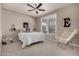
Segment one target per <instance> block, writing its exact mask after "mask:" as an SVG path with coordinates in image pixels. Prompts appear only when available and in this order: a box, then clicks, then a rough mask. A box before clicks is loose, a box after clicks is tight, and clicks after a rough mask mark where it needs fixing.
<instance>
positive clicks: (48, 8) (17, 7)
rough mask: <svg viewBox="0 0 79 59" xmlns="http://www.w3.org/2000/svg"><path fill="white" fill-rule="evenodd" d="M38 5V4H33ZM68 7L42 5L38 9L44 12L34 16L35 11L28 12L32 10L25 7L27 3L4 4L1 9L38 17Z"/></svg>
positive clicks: (52, 4)
mask: <svg viewBox="0 0 79 59" xmlns="http://www.w3.org/2000/svg"><path fill="white" fill-rule="evenodd" d="M29 4H31V5H34V3H29ZM35 4H38V3H35ZM68 5H70V4H69V3H43V5H42V6H41V7H40V9H45V10H46V11H44V12H43V11H39V14H36V12H35V11H30V12H28V10H30V9H32V8H31V7H29V6H27V3H4V4H3V8H5V9H8V10H12V11H16V12H19V13H23V14H27V15H30V16H33V17H40V16H42V15H44V14H47V13H50V12H53V11H55V10H57V9H59V8H63V7H65V6H68Z"/></svg>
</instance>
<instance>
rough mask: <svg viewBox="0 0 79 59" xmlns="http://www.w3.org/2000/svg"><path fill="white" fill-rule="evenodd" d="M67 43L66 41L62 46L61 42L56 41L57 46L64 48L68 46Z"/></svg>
mask: <svg viewBox="0 0 79 59" xmlns="http://www.w3.org/2000/svg"><path fill="white" fill-rule="evenodd" d="M68 44H69V43H67V44H66V45H65V46H64V47H63V46H62V44H61V43H60V42H58V44H57V46H60V47H61V48H62V49H65V48H66V47H67V46H68Z"/></svg>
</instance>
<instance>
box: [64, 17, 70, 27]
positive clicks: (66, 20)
mask: <svg viewBox="0 0 79 59" xmlns="http://www.w3.org/2000/svg"><path fill="white" fill-rule="evenodd" d="M70 25H71V21H70V18H64V27H70Z"/></svg>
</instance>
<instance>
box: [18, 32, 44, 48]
mask: <svg viewBox="0 0 79 59" xmlns="http://www.w3.org/2000/svg"><path fill="white" fill-rule="evenodd" d="M18 38H19V40H20V41H21V42H22V43H23V44H22V48H24V47H25V46H27V45H30V44H32V43H35V42H39V41H44V33H41V32H28V33H27V32H20V33H19V34H18Z"/></svg>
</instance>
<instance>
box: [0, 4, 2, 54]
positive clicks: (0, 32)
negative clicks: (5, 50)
mask: <svg viewBox="0 0 79 59" xmlns="http://www.w3.org/2000/svg"><path fill="white" fill-rule="evenodd" d="M1 17H2V8H1V4H0V55H1V47H2V44H1V42H2V39H1V38H2V26H1V25H2V24H1V19H2V18H1Z"/></svg>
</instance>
